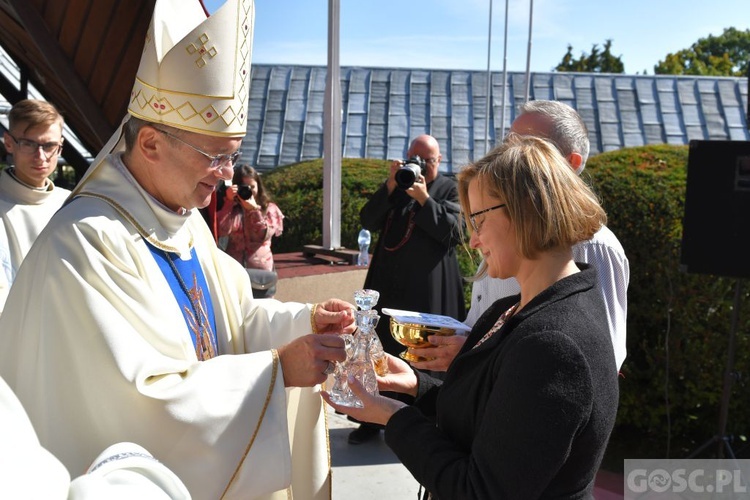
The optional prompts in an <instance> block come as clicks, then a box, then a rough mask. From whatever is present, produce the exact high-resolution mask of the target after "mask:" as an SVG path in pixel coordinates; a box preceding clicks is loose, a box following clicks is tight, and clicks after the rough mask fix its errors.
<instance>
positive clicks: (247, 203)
mask: <svg viewBox="0 0 750 500" xmlns="http://www.w3.org/2000/svg"><path fill="white" fill-rule="evenodd" d="M237 199H238V200H239V201H240V204H241V205H242V208H244V209H245V210H249V211H253V210H258V209H260V205H258V204H257V203H255V198H252V197H251V198H249V199H247V200H243V199H242V198H240V197H239V196H237Z"/></svg>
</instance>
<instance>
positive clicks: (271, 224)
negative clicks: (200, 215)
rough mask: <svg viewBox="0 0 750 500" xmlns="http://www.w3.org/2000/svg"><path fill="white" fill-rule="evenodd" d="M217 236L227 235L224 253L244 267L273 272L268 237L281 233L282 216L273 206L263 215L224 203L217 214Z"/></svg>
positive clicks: (259, 211) (259, 212) (262, 213)
mask: <svg viewBox="0 0 750 500" xmlns="http://www.w3.org/2000/svg"><path fill="white" fill-rule="evenodd" d="M217 219H218V223H219V236H227V237H228V242H227V245H226V248H225V251H226V252H227V253H228V254H229V255H231V256H232V257H234V258H235V259H236V260H237V261H238V262H240V263H241V264H242V265H243V266H245V267H248V268H252V269H265V270H266V271H272V270H273V254H272V253H271V238H273V237H274V236H281V234H282V233H283V232H284V214H283V213H281V210H280V209H279V207H278V206H276V204H275V203H269V204H268V207H266V210H265V212H263V211H261V210H247V209H245V208H243V207H242V206H241V205H239V204H235V203H225V204H224V206H223V207H222V209H221V210H220V211H219V212H218V214H217Z"/></svg>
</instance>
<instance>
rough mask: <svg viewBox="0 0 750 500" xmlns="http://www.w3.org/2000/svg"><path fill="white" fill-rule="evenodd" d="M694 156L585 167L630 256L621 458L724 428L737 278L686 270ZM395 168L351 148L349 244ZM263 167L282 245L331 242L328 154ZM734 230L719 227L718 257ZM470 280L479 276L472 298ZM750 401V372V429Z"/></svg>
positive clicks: (660, 153)
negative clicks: (326, 226)
mask: <svg viewBox="0 0 750 500" xmlns="http://www.w3.org/2000/svg"><path fill="white" fill-rule="evenodd" d="M686 164H687V147H686V146H667V145H662V146H647V147H639V148H629V149H622V150H618V151H613V152H608V153H604V154H600V155H597V156H595V157H593V158H591V159H590V160H589V162H588V165H587V167H586V170H585V171H584V173H583V178H584V179H585V180H586V181H587V182H589V183H590V184H591V185H592V186H593V187H594V189H595V190H596V192H597V193H598V194H599V195H600V197H601V199H602V203H603V205H604V207H605V209H606V210H607V213H608V217H609V221H608V226H609V227H610V228H611V229H612V231H614V233H615V234H616V235H617V237H618V238H619V240H620V242H621V243H622V245H623V247H624V248H625V252H626V254H627V256H628V259H629V261H630V287H629V289H628V340H627V344H628V358H627V360H626V361H625V364H624V366H623V370H622V378H621V384H620V389H621V395H620V409H619V412H618V421H617V427H616V429H615V433H614V434H613V437H612V442H611V444H610V448H611V450H612V451H611V452H608V454H611V455H613V456H614V462H618V461H619V466H620V467H621V466H622V464H621V460H620V459H621V458H625V457H630V458H648V457H664V456H667V454H669V455H670V456H672V457H679V456H685V455H686V454H687V453H689V452H690V451H691V450H692V449H694V448H695V447H697V446H698V445H699V444H700V443H702V442H703V441H704V440H706V439H708V438H710V437H711V436H713V435H714V434H715V433H716V432H717V430H718V413H719V403H720V399H721V388H722V380H723V370H724V367H725V366H726V358H727V346H728V338H729V331H730V320H731V312H732V303H733V296H734V286H735V280H734V279H728V278H718V277H714V276H704V275H692V274H686V273H684V272H682V271H681V270H680V266H679V255H680V243H681V241H680V239H681V235H682V214H683V205H684V193H685V181H686ZM387 172H388V162H387V161H378V160H352V159H344V161H343V166H342V194H341V205H342V207H341V243H342V245H343V246H345V247H347V248H356V237H357V233H358V232H359V229H360V226H359V210H360V208H361V207H362V205H363V204H364V203H365V201H366V200H367V199H368V197H369V196H371V195H372V193H373V192H374V191H375V190H376V189H377V188H378V187H379V185H380V183H381V182H383V180H384V179H385V177H386V175H387ZM263 178H264V182H265V184H266V186H267V187H268V189H269V191H270V192H271V193H272V195H273V197H274V199H275V201H276V202H277V203H278V205H279V207H280V208H281V210H282V211H283V212H284V214H285V215H286V219H285V222H284V235H283V236H282V237H281V238H279V239H277V240H275V241H274V251H275V252H294V251H299V250H301V248H302V246H303V245H305V244H316V245H320V244H322V233H321V221H322V202H323V192H322V185H323V181H322V161H321V160H315V161H309V162H303V163H300V164H296V165H291V166H288V167H283V168H279V169H277V170H274V171H273V172H270V173H268V174H265V175H264V177H263ZM724 236H725V235H722V234H717V235H716V238H715V239H716V242H715V244H716V250H717V258H721V245H722V244H724V238H723V237H724ZM458 253H459V261H460V263H461V267H462V271H463V272H464V274H465V275H466V276H469V275H471V274H472V272H473V271H474V269H475V266H476V262H475V259H474V260H473V259H472V258H471V252H470V251H468V250H466V249H459V252H458ZM469 292H470V286H469V285H468V284H467V286H466V293H467V303H468V299H469ZM749 302H750V292H749V291H748V287H747V286H745V285H744V284H743V286H742V306H741V311H740V313H741V314H740V325H739V328H738V338H737V359H736V363H735V367H736V370H737V371H738V372H740V373H745V372H746V371H747V367H748V363H749V362H750V345H749V344H750V341H749V340H748V336H747V334H748V333H750V328H749V327H750V307H749V306H750V304H749ZM743 311H744V314H742V313H743ZM748 402H750V398H748V388H747V385H746V384H745V382H744V380H743V379H741V380H740V381H739V383H737V384H735V385H734V388H733V392H732V399H731V408H730V411H729V422H728V429H727V430H728V433H731V434H734V435H736V436H744V435H745V434H746V433H747V432H748V426H750V404H748ZM735 448H737V446H735ZM712 449H713V448H712ZM610 458H611V459H612V457H610Z"/></svg>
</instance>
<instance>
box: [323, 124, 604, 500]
mask: <svg viewBox="0 0 750 500" xmlns="http://www.w3.org/2000/svg"><path fill="white" fill-rule="evenodd" d="M458 188H459V198H460V201H461V208H462V210H463V213H464V217H465V218H466V222H467V225H468V226H470V227H471V229H472V233H471V240H470V243H471V246H472V248H475V249H479V250H480V251H481V252H482V255H483V256H484V262H485V268H484V269H483V270H482V271H480V276H481V275H483V274H484V273H487V274H488V275H489V276H490V277H493V278H509V277H511V276H514V277H515V278H516V279H517V280H518V282H519V284H520V286H521V293H520V294H519V295H515V296H511V297H506V298H503V299H500V300H498V301H497V302H495V303H494V304H493V305H492V306H491V307H490V308H489V309H488V310H487V311H486V312H485V313H484V314H483V315H482V316H481V317H480V318H479V319H478V320H477V322H476V323H475V325H474V328H473V330H472V331H471V333H470V334H469V337H468V339H467V340H466V342H465V344H464V346H463V348H462V349H461V351H460V352H459V354H458V356H457V357H456V359H455V360H454V362H453V363H452V364H451V365H450V367H449V369H448V371H447V373H446V378H445V381H444V382H442V383H441V382H440V381H439V380H436V379H433V378H431V377H430V376H429V375H427V374H425V373H422V372H417V371H415V370H413V369H412V368H411V367H410V366H409V365H408V364H406V363H405V362H404V361H402V360H400V359H398V358H396V357H393V356H389V358H388V361H389V369H390V374H389V375H387V376H385V377H382V378H379V379H378V385H379V388H380V389H381V390H386V391H396V392H402V393H405V394H410V395H412V396H415V397H416V398H417V399H416V400H415V402H414V404H413V405H410V406H409V405H407V404H406V403H403V402H401V401H397V400H395V399H390V398H386V397H383V396H379V395H370V394H367V393H366V392H364V391H363V389H362V386H361V385H360V384H358V383H357V382H356V380H350V384H349V385H350V387H351V388H352V390H353V391H354V392H355V394H356V395H357V396H359V397H360V398H361V399H362V401H363V403H364V407H363V408H345V407H341V406H338V405H335V404H332V403H331V401H330V398H329V397H328V395H327V394H326V393H323V397H324V398H325V399H326V401H328V403H329V404H332V406H333V407H334V408H335V409H337V410H339V411H342V412H344V413H347V414H349V415H351V416H352V417H354V418H356V419H357V420H360V421H368V422H373V423H377V424H384V425H385V440H386V443H387V444H388V446H390V447H391V449H392V450H393V451H394V452H395V453H396V455H397V456H398V458H399V459H400V460H401V462H402V463H403V464H404V465H405V466H406V468H407V469H409V472H411V473H412V475H413V476H414V477H415V478H416V479H417V480H418V481H419V483H420V484H421V485H423V486H424V488H425V489H426V491H427V493H426V495H425V498H428V499H431V500H435V499H450V498H456V499H457V498H461V499H488V498H492V499H495V500H501V499H508V498H514V499H523V500H532V499H539V498H557V499H568V500H573V499H589V498H592V492H593V488H594V479H595V476H596V472H597V470H598V469H599V465H600V464H601V461H602V457H603V456H604V450H605V448H606V445H607V441H608V439H609V435H610V433H611V432H612V427H613V426H614V422H615V416H616V414H617V404H618V386H617V370H616V368H615V357H614V351H613V348H612V342H611V340H610V336H609V327H608V324H607V314H606V310H605V306H604V302H603V299H602V295H601V293H600V292H599V290H598V289H597V277H596V270H595V269H594V268H591V267H588V266H587V265H585V264H579V263H576V262H574V261H573V254H572V247H573V245H575V244H576V243H578V242H579V241H583V240H586V239H589V238H591V236H592V235H593V234H594V233H595V232H596V231H597V230H598V229H599V228H600V227H601V225H602V224H604V223H605V222H606V215H605V213H604V211H603V210H602V208H601V206H600V205H599V203H598V200H597V199H596V197H595V196H594V194H593V193H592V192H591V190H590V189H589V188H588V187H587V186H586V185H585V184H584V183H583V181H581V179H580V178H578V176H577V175H576V174H575V173H574V171H573V169H571V168H570V166H569V165H568V163H567V161H566V160H565V158H563V157H562V155H561V154H560V153H559V152H558V151H557V149H556V148H555V147H554V146H553V145H552V144H550V143H549V142H547V141H545V140H543V139H538V138H534V137H521V136H517V135H514V134H511V136H509V138H508V139H507V141H506V142H505V143H504V144H502V145H501V146H498V147H497V148H495V149H494V150H493V151H491V152H490V153H489V154H488V155H487V156H485V157H484V158H482V159H481V160H479V161H477V162H475V163H474V164H471V165H469V166H467V167H465V168H464V169H463V170H462V171H461V172H460V173H459V174H458Z"/></svg>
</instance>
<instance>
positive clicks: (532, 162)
mask: <svg viewBox="0 0 750 500" xmlns="http://www.w3.org/2000/svg"><path fill="white" fill-rule="evenodd" d="M457 179H458V192H459V199H460V202H461V209H462V211H463V215H464V218H465V220H466V225H467V226H468V227H469V228H471V224H470V223H469V215H470V212H471V208H470V206H469V196H468V193H469V184H470V183H472V182H477V183H478V184H477V185H478V187H479V188H480V189H481V190H482V191H483V192H484V193H485V194H487V195H488V196H491V197H493V198H497V199H498V200H500V201H502V202H504V203H505V204H506V208H505V209H506V210H507V214H508V217H509V218H510V221H511V224H513V227H514V228H515V231H516V239H517V241H518V252H519V254H520V255H523V256H524V257H526V258H528V259H533V258H535V257H536V256H537V254H538V253H539V252H543V251H547V250H553V249H556V248H566V247H572V246H573V245H575V244H576V243H578V242H581V241H585V240H588V239H591V238H592V237H593V236H594V234H595V233H596V232H597V231H598V230H599V229H600V228H601V226H602V225H603V224H605V223H606V222H607V215H606V214H605V212H604V209H602V207H601V205H600V204H599V200H598V198H597V196H596V195H595V194H594V193H593V191H592V190H591V189H590V188H589V187H588V186H587V185H586V184H585V183H584V182H583V181H582V180H581V179H580V178H579V177H578V176H577V175H576V174H575V172H574V171H573V168H572V167H571V166H570V165H569V164H568V162H567V160H566V159H565V158H564V157H563V156H562V154H561V153H560V152H559V151H558V150H557V148H555V146H554V145H552V143H550V142H549V141H547V140H545V139H540V138H538V137H532V136H521V135H518V134H513V133H512V134H510V135H509V136H508V138H507V139H506V140H505V142H504V143H503V144H501V145H500V146H498V147H496V148H495V149H493V150H492V151H490V152H489V153H488V154H487V155H486V156H485V157H484V158H482V159H480V160H479V161H477V162H474V163H472V164H470V165H467V166H466V167H464V168H463V169H462V170H461V171H460V172H459V173H458V175H457Z"/></svg>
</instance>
